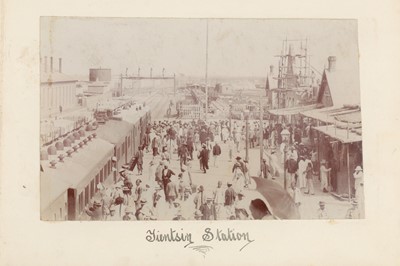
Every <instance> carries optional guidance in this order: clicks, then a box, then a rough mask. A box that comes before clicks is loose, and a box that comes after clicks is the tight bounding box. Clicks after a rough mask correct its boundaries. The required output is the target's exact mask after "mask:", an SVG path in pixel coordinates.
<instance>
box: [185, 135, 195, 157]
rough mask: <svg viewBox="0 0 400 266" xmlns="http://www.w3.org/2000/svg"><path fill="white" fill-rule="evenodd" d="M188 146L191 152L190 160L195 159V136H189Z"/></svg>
mask: <svg viewBox="0 0 400 266" xmlns="http://www.w3.org/2000/svg"><path fill="white" fill-rule="evenodd" d="M186 146H187V149H188V152H189V156H190V160H193V150H194V144H193V137H189V136H188V138H187V142H186Z"/></svg>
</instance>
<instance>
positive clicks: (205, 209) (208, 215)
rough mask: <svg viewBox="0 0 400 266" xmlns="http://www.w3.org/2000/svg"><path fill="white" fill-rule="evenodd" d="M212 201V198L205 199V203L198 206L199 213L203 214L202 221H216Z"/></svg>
mask: <svg viewBox="0 0 400 266" xmlns="http://www.w3.org/2000/svg"><path fill="white" fill-rule="evenodd" d="M212 201H213V199H212V198H207V201H206V203H205V204H203V205H201V206H200V211H201V213H202V214H203V216H202V220H216V211H215V206H214V204H213V203H212Z"/></svg>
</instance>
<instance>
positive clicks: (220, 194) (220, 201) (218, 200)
mask: <svg viewBox="0 0 400 266" xmlns="http://www.w3.org/2000/svg"><path fill="white" fill-rule="evenodd" d="M224 203H225V189H224V188H223V187H222V181H218V185H217V188H216V189H215V191H214V204H215V212H216V216H217V220H219V219H221V217H222V216H223V215H222V210H223V209H224Z"/></svg>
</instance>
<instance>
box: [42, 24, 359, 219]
mask: <svg viewBox="0 0 400 266" xmlns="http://www.w3.org/2000/svg"><path fill="white" fill-rule="evenodd" d="M360 95H361V88H360V77H359V48H358V23H357V20H354V19H217V18H202V19H197V18H190V19H189V18H103V17H90V18H89V17H61V16H59V17H57V16H55V17H41V18H40V219H41V220H42V221H175V220H287V219H294V220H311V219H323V220H331V219H336V220H340V219H364V218H365V215H366V214H365V204H364V177H363V171H364V165H363V145H362V144H363V142H362V140H363V130H362V115H361V109H362V108H361V105H362V103H361V100H360V99H361V96H360Z"/></svg>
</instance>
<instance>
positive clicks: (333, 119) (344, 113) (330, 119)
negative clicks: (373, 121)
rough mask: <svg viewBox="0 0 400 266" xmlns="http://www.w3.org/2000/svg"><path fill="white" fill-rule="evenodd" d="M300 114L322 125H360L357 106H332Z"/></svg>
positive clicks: (359, 114)
mask: <svg viewBox="0 0 400 266" xmlns="http://www.w3.org/2000/svg"><path fill="white" fill-rule="evenodd" d="M301 114H302V115H304V116H306V117H309V118H313V119H317V120H319V121H321V122H324V123H330V124H334V123H349V124H351V126H354V124H361V109H360V108H359V107H358V106H332V107H326V108H321V109H314V110H308V111H303V112H301Z"/></svg>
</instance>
